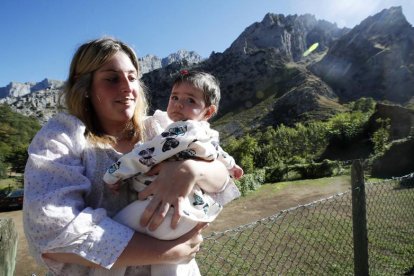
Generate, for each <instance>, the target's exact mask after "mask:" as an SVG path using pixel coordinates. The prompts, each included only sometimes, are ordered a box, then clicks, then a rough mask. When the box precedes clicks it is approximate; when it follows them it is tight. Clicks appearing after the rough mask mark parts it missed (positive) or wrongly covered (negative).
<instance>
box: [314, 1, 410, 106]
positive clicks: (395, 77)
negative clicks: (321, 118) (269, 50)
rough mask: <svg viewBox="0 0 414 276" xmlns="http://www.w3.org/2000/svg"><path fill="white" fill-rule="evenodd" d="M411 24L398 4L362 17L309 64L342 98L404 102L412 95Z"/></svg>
mask: <svg viewBox="0 0 414 276" xmlns="http://www.w3.org/2000/svg"><path fill="white" fill-rule="evenodd" d="M413 47H414V28H413V27H412V26H411V25H410V24H409V23H408V22H407V20H406V18H405V17H404V15H403V14H402V9H401V7H392V8H389V9H385V10H383V11H381V12H380V13H378V14H376V15H373V16H370V17H368V18H367V19H365V20H363V21H362V22H361V23H360V24H359V25H358V26H356V27H355V28H353V29H352V30H351V31H350V32H348V33H347V34H345V35H343V36H342V37H341V38H340V39H338V40H337V41H336V42H335V43H334V44H333V45H332V47H331V48H330V49H329V51H328V53H327V54H326V55H325V57H324V58H323V59H322V60H321V61H320V62H319V63H317V64H315V65H314V66H313V67H312V70H313V72H314V73H315V74H317V75H319V76H320V77H321V78H322V79H323V80H324V81H326V82H327V83H328V84H329V85H330V86H331V87H332V88H333V89H334V91H335V93H336V94H337V95H338V96H339V97H340V98H342V100H345V101H347V100H355V99H358V98H360V97H372V98H374V99H376V100H388V101H392V102H396V103H401V104H404V103H407V102H408V101H410V100H411V98H412V97H414V90H413V89H412V87H413V86H414V76H413V74H412V73H411V72H413V71H414V53H413V51H412V49H413Z"/></svg>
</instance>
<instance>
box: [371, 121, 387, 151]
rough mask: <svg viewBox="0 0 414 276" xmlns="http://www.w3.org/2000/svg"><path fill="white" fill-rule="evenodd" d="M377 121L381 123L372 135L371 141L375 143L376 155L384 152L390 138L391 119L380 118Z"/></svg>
mask: <svg viewBox="0 0 414 276" xmlns="http://www.w3.org/2000/svg"><path fill="white" fill-rule="evenodd" d="M376 122H377V123H378V124H379V125H380V128H378V129H377V130H376V131H375V132H374V133H373V135H372V138H371V141H372V143H373V144H374V155H378V154H383V153H384V152H385V150H386V148H387V143H388V142H389V139H390V128H391V124H390V122H391V121H390V119H389V118H386V119H381V118H378V119H377V120H376Z"/></svg>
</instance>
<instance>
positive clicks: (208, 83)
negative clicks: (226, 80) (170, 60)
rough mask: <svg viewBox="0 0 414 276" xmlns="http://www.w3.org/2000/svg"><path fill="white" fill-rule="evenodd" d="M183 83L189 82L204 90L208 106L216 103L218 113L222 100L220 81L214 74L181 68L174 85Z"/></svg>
mask: <svg viewBox="0 0 414 276" xmlns="http://www.w3.org/2000/svg"><path fill="white" fill-rule="evenodd" d="M181 83H189V84H191V85H193V86H195V87H197V88H198V89H200V90H202V91H203V94H204V100H205V101H206V106H210V105H215V106H216V112H215V113H214V114H213V115H215V114H217V110H218V105H219V102H220V82H219V81H218V80H217V78H215V77H214V76H213V75H211V74H209V73H206V72H200V71H189V70H181V71H180V72H179V73H178V76H177V77H176V78H175V80H174V83H173V86H175V85H179V84H181Z"/></svg>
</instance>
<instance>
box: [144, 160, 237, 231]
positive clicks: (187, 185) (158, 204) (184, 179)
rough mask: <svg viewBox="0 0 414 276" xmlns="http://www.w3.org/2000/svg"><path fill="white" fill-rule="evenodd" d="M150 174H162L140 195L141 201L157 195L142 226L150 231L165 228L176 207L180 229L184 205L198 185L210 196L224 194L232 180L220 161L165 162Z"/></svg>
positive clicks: (147, 210)
mask: <svg viewBox="0 0 414 276" xmlns="http://www.w3.org/2000/svg"><path fill="white" fill-rule="evenodd" d="M150 173H151V174H157V173H158V176H157V178H156V179H155V180H154V181H153V182H152V183H151V185H149V186H148V187H147V188H146V189H145V190H144V191H142V192H140V193H139V198H140V199H145V198H147V197H148V196H150V195H153V198H152V200H151V202H150V203H149V204H148V207H147V209H146V210H145V211H144V213H143V214H142V217H141V225H143V226H147V225H149V229H150V230H155V229H156V228H157V227H158V226H159V225H160V224H161V222H162V221H163V219H164V218H165V216H166V215H167V212H168V210H169V208H170V207H171V206H174V215H173V217H172V220H171V227H172V228H175V227H176V225H177V223H178V221H179V219H180V216H181V213H182V210H181V206H182V204H181V202H182V201H183V200H184V198H185V197H186V196H187V195H189V194H190V192H191V190H192V189H193V187H194V185H195V184H197V185H199V186H200V187H201V188H202V189H204V190H205V191H206V192H209V193H214V192H218V191H220V190H222V188H223V187H224V185H225V184H226V182H227V180H228V177H229V173H228V170H227V169H226V167H225V166H224V165H223V163H221V162H220V161H216V160H215V161H211V162H207V161H201V160H193V159H188V160H184V161H175V162H163V163H161V164H159V165H157V166H156V167H155V168H153V169H152V170H151V171H150Z"/></svg>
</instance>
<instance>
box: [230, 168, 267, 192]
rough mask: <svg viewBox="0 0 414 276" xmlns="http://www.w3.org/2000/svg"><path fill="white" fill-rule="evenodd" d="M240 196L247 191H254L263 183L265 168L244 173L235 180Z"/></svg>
mask: <svg viewBox="0 0 414 276" xmlns="http://www.w3.org/2000/svg"><path fill="white" fill-rule="evenodd" d="M235 183H236V185H237V187H238V188H239V190H240V193H241V194H242V196H245V195H246V194H247V193H248V191H254V190H256V189H257V188H259V187H260V186H261V185H263V184H264V183H265V170H264V169H258V170H256V171H255V172H254V173H250V174H245V175H244V176H243V177H242V178H241V179H240V180H236V181H235Z"/></svg>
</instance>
